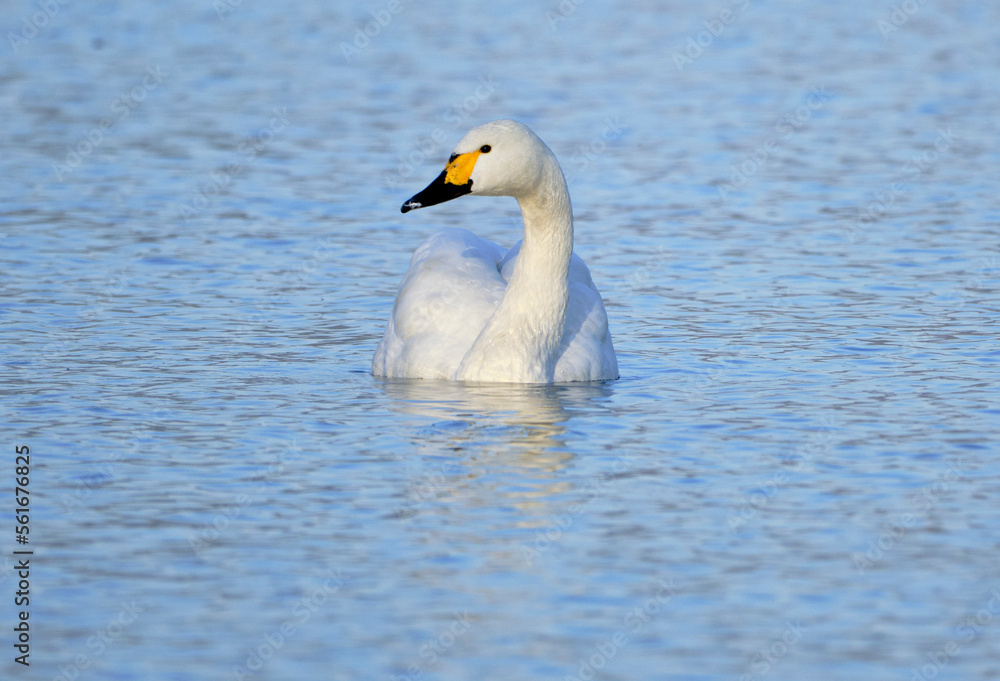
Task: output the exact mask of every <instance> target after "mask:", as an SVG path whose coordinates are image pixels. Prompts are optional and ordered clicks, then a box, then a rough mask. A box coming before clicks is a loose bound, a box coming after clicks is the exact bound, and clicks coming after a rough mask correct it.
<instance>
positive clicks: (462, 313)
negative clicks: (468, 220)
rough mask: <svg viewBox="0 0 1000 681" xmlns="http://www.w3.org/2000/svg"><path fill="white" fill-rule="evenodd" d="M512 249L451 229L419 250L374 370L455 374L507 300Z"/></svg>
mask: <svg viewBox="0 0 1000 681" xmlns="http://www.w3.org/2000/svg"><path fill="white" fill-rule="evenodd" d="M505 253H506V251H505V249H503V248H501V247H500V246H498V245H496V244H494V243H492V242H490V241H487V240H485V239H480V238H479V237H477V236H476V235H475V234H473V233H472V232H469V231H468V230H465V229H446V230H442V231H440V232H437V233H436V234H434V235H432V236H431V237H429V238H428V239H427V240H426V241H424V242H423V243H422V244H421V245H420V246H419V247H418V248H417V250H416V252H414V254H413V258H412V259H411V261H410V267H409V269H408V270H407V272H406V274H405V275H404V277H403V281H402V283H400V285H399V293H398V294H397V296H396V303H395V305H394V306H393V310H392V315H391V316H390V317H389V323H388V324H387V325H386V329H385V334H384V335H383V337H382V342H381V343H379V346H378V349H377V350H376V351H375V358H374V360H373V361H372V373H373V374H374V375H376V376H390V377H396V378H437V379H451V378H453V377H454V374H455V373H456V372H457V370H458V366H459V364H460V363H461V361H462V358H463V357H464V356H465V353H466V352H467V351H468V350H469V348H470V347H472V344H473V343H474V342H475V340H476V337H477V336H478V335H479V332H480V331H482V329H483V327H484V326H486V323H487V321H489V319H490V317H491V316H492V315H493V313H494V312H495V311H496V309H497V307H498V306H499V304H500V301H501V300H502V299H503V294H504V290H505V289H506V286H507V283H506V281H504V279H503V278H502V277H501V276H500V271H499V268H498V266H499V264H500V262H501V261H502V260H503V258H504V255H505Z"/></svg>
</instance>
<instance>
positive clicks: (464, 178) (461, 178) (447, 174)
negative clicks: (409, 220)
mask: <svg viewBox="0 0 1000 681" xmlns="http://www.w3.org/2000/svg"><path fill="white" fill-rule="evenodd" d="M480 153H481V152H479V151H478V150H477V151H470V152H469V153H467V154H455V155H454V156H452V157H451V158H450V159H448V165H447V166H445V169H444V170H443V171H441V174H440V175H438V176H437V178H436V179H435V180H434V181H433V182H431V183H430V184H429V185H427V187H426V188H425V189H424V190H423V191H422V192H420V193H419V194H416V195H415V196H413V198H411V199H410V200H409V201H407V202H406V203H404V204H403V207H402V208H400V209H399V210H400V212H402V213H408V212H410V211H411V210H416V209H417V208H424V207H426V206H435V205H437V204H439V203H444V202H445V201H451V200H452V199H457V198H458V197H459V196H465V195H466V194H469V193H470V192H472V169H473V168H474V167H475V165H476V159H477V158H479V154H480Z"/></svg>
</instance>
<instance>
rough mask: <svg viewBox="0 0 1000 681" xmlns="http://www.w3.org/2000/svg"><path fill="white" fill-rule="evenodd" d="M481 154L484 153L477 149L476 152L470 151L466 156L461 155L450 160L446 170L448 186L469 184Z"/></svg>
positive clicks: (445, 179)
mask: <svg viewBox="0 0 1000 681" xmlns="http://www.w3.org/2000/svg"><path fill="white" fill-rule="evenodd" d="M481 153H482V152H481V151H479V150H478V149H477V150H476V151H470V152H468V153H466V154H459V155H458V156H456V157H455V158H453V159H452V160H450V161H449V162H448V165H447V166H445V169H444V170H445V176H444V181H445V182H447V183H448V184H457V185H463V184H466V183H468V181H469V178H470V177H472V169H473V168H474V167H475V165H476V159H478V158H479V154H481Z"/></svg>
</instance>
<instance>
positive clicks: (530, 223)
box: [371, 120, 618, 383]
mask: <svg viewBox="0 0 1000 681" xmlns="http://www.w3.org/2000/svg"><path fill="white" fill-rule="evenodd" d="M466 194H471V195H473V196H477V195H479V196H512V197H514V198H515V199H517V203H518V205H519V206H520V208H521V217H522V219H523V221H524V237H523V239H522V240H521V241H520V242H518V243H517V244H516V245H515V246H514V247H513V248H511V249H510V250H509V251H508V250H505V249H504V248H501V247H500V246H498V245H496V244H494V243H492V242H490V241H487V240H485V239H481V238H479V237H477V236H476V235H474V234H472V233H471V232H469V231H468V230H465V229H445V230H443V231H440V232H437V233H436V234H434V235H432V236H431V237H429V238H428V239H427V240H426V241H424V242H423V243H422V244H421V245H420V246H419V247H418V248H417V250H416V251H415V252H414V254H413V258H412V259H411V261H410V267H409V270H407V272H406V274H405V275H404V276H403V281H402V282H401V283H400V285H399V292H398V294H397V295H396V302H395V304H394V305H393V308H392V314H391V315H390V316H389V322H388V324H387V325H386V328H385V334H384V335H383V337H382V340H381V342H380V343H379V345H378V348H377V349H376V350H375V357H374V359H373V360H372V369H371V373H372V375H373V376H384V377H389V378H425V379H444V380H451V381H470V382H471V381H475V382H502V383H562V382H569V381H607V380H614V379H617V378H618V359H617V357H616V356H615V350H614V346H613V345H612V343H611V334H610V332H609V331H608V317H607V314H606V313H605V311H604V302H603V301H602V300H601V294H600V293H599V292H598V291H597V288H596V287H595V286H594V282H593V281H592V280H591V278H590V271H589V270H588V269H587V266H586V265H585V264H584V262H583V260H581V259H580V258H579V257H578V256H576V255H575V254H574V253H573V209H572V206H571V205H570V200H569V192H568V191H567V189H566V179H565V177H564V176H563V173H562V169H561V168H560V166H559V162H558V161H557V160H556V157H555V154H553V153H552V151H551V150H550V149H549V148H548V147H547V146H546V145H545V143H544V142H542V140H541V139H539V138H538V136H537V135H536V134H535V133H534V132H532V131H531V129H530V128H528V126H526V125H524V124H523V123H520V122H518V121H513V120H499V121H493V122H490V123H485V124H483V125H480V126H478V127H476V128H473V129H472V130H470V131H469V132H468V133H467V134H466V135H465V137H463V138H462V139H461V141H459V143H458V145H457V146H456V147H455V149H454V152H453V153H452V154H451V158H449V159H448V163H447V165H446V166H445V169H444V170H443V171H442V172H441V174H440V175H439V176H438V177H437V179H435V180H434V181H433V182H431V183H430V185H428V186H427V188H426V189H424V190H423V191H421V192H420V193H418V194H416V195H415V196H413V198H411V199H410V200H409V201H407V202H406V203H404V204H403V206H402V208H401V211H402V212H403V213H407V212H409V211H411V210H415V209H417V208H424V207H427V206H433V205H436V204H439V203H443V202H445V201H450V200H452V199H456V198H458V197H460V196H464V195H466Z"/></svg>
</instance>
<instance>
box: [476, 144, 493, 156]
mask: <svg viewBox="0 0 1000 681" xmlns="http://www.w3.org/2000/svg"><path fill="white" fill-rule="evenodd" d="M492 148H493V147H491V146H490V145H488V144H484V145H483V146H481V147H479V151H480V152H482V153H484V154H488V153H490V150H491V149H492Z"/></svg>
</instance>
